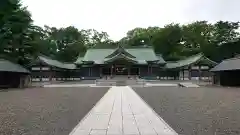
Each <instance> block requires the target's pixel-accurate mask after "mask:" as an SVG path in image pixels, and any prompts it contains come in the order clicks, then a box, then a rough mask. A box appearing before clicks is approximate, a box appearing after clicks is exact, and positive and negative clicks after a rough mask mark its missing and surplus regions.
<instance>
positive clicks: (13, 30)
mask: <svg viewBox="0 0 240 135" xmlns="http://www.w3.org/2000/svg"><path fill="white" fill-rule="evenodd" d="M31 23H32V19H31V15H30V13H29V12H28V11H27V9H26V8H25V7H23V6H22V5H21V3H20V1H19V0H1V2H0V45H1V47H0V54H1V55H2V56H3V57H6V58H8V59H11V60H13V61H16V62H18V63H20V64H24V63H25V61H26V58H27V56H28V55H29V54H28V52H27V51H26V50H27V49H26V48H29V45H28V44H27V43H26V42H27V41H29V40H30V39H29V27H30V26H31Z"/></svg>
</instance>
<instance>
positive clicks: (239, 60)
mask: <svg viewBox="0 0 240 135" xmlns="http://www.w3.org/2000/svg"><path fill="white" fill-rule="evenodd" d="M228 70H240V57H236V58H231V59H226V60H223V61H222V62H221V63H220V64H218V65H217V66H215V67H214V68H212V69H211V70H210V71H212V72H217V71H228Z"/></svg>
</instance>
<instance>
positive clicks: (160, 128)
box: [70, 86, 177, 135]
mask: <svg viewBox="0 0 240 135" xmlns="http://www.w3.org/2000/svg"><path fill="white" fill-rule="evenodd" d="M89 100H91V99H89ZM70 135H177V133H176V132H175V131H174V130H173V129H171V128H170V127H169V126H168V125H167V124H166V123H165V122H164V121H163V120H162V119H161V118H160V117H159V116H158V115H157V114H156V113H155V112H154V111H153V110H152V109H151V108H150V107H149V106H148V105H147V104H146V103H145V102H144V101H143V100H142V99H141V98H140V97H139V96H138V95H137V94H136V93H135V92H134V91H133V90H132V89H131V88H130V87H128V86H125V87H115V86H114V87H111V88H110V89H109V91H108V92H107V93H106V94H105V95H104V97H103V98H102V99H101V100H100V101H99V102H98V103H97V104H96V106H95V107H94V108H93V109H92V110H91V111H90V112H89V113H88V114H87V115H86V116H85V118H84V119H83V120H82V121H81V122H80V123H79V124H78V125H77V126H76V127H75V128H74V130H73V131H72V132H71V133H70Z"/></svg>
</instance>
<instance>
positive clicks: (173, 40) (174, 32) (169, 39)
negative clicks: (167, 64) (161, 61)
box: [152, 24, 183, 60]
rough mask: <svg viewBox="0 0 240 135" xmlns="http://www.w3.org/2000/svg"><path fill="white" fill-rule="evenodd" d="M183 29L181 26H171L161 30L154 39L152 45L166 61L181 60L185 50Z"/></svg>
mask: <svg viewBox="0 0 240 135" xmlns="http://www.w3.org/2000/svg"><path fill="white" fill-rule="evenodd" d="M181 41H182V28H181V27H180V25H179V24H169V25H166V26H165V27H164V28H162V29H160V30H159V31H158V32H156V33H155V35H153V37H152V45H153V46H154V49H155V51H156V52H157V53H160V54H162V55H163V57H164V58H165V59H166V60H176V59H179V57H180V53H181V51H182V49H183V45H182V44H181Z"/></svg>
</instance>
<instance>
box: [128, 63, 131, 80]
mask: <svg viewBox="0 0 240 135" xmlns="http://www.w3.org/2000/svg"><path fill="white" fill-rule="evenodd" d="M130 72H131V71H130V66H128V78H129V77H130Z"/></svg>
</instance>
